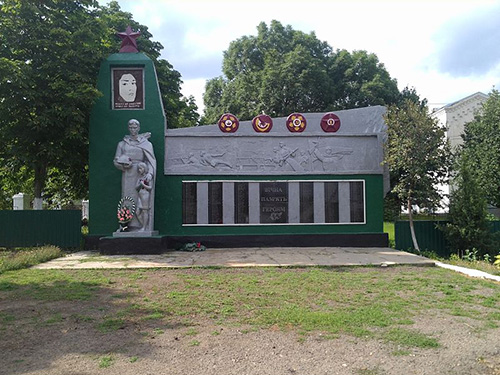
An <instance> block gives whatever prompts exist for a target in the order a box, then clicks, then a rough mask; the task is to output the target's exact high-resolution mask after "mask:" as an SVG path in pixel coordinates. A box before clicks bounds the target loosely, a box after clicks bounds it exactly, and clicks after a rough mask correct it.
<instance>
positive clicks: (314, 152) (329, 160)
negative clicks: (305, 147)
mask: <svg viewBox="0 0 500 375" xmlns="http://www.w3.org/2000/svg"><path fill="white" fill-rule="evenodd" d="M318 144H319V142H318V141H311V147H310V148H309V153H310V154H311V159H312V162H315V161H319V162H320V163H321V168H322V169H323V171H325V172H331V171H335V170H337V169H338V168H337V166H338V163H337V162H338V161H339V160H341V159H342V158H343V157H344V156H345V155H349V154H352V150H340V151H333V149H332V147H330V146H327V147H325V148H324V151H321V150H320V149H319V147H318ZM313 168H314V164H313ZM314 169H316V168H314Z"/></svg>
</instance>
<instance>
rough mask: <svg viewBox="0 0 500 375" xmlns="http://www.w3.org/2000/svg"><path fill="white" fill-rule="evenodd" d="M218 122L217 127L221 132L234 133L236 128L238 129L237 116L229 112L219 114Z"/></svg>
mask: <svg viewBox="0 0 500 375" xmlns="http://www.w3.org/2000/svg"><path fill="white" fill-rule="evenodd" d="M218 124H219V129H220V130H221V131H222V132H223V133H234V132H235V131H236V130H238V127H239V126H240V122H239V121H238V118H237V117H236V116H235V115H232V114H231V113H224V114H223V115H222V116H221V118H220V120H219V122H218Z"/></svg>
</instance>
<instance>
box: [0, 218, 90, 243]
mask: <svg viewBox="0 0 500 375" xmlns="http://www.w3.org/2000/svg"><path fill="white" fill-rule="evenodd" d="M81 215H82V214H81V211H79V210H18V211H17V210H16V211H14V210H12V211H10V210H5V211H0V246H2V247H29V246H42V245H55V246H60V247H64V248H70V247H79V246H80V244H81V240H82V233H81Z"/></svg>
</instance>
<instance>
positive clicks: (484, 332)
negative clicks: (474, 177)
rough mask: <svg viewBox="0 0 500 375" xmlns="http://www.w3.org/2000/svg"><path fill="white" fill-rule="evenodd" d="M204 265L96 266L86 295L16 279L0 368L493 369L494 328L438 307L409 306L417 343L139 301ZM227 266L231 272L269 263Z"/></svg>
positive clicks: (432, 372) (468, 372)
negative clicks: (96, 280) (33, 292)
mask: <svg viewBox="0 0 500 375" xmlns="http://www.w3.org/2000/svg"><path fill="white" fill-rule="evenodd" d="M338 271H342V272H343V271H345V269H339V270H338ZM369 271H370V269H368V268H367V269H363V268H360V269H356V270H354V269H350V270H349V272H358V273H362V274H365V273H367V272H369ZM205 272H208V271H207V270H196V269H194V270H184V271H178V272H154V271H148V272H144V273H141V272H138V273H134V274H131V273H130V272H123V273H120V272H115V273H111V272H109V273H106V272H103V273H101V274H99V275H101V276H102V275H103V276H104V277H109V283H108V286H102V285H101V286H100V287H99V288H98V289H96V290H95V291H94V294H93V297H92V298H89V299H86V298H82V299H77V300H56V301H54V300H45V299H44V298H45V297H43V298H42V297H40V298H37V299H33V298H28V297H26V296H25V295H23V293H22V288H20V289H19V290H18V292H16V293H14V292H12V293H10V294H2V292H0V321H1V322H3V324H2V325H0V337H1V339H0V374H2V375H4V374H5V375H17V374H27V375H31V374H40V375H49V374H50V375H101V374H103V375H104V374H106V375H114V374H117V375H118V374H119V375H157V374H169V375H170V374H172V375H174V374H179V375H180V374H182V375H191V374H193V375H194V374H196V375H199V374H204V375H205V374H208V375H211V374H214V375H215V374H217V375H229V374H238V375H241V374H258V375H266V374H269V375H279V374H283V375H288V374H304V375H311V374H313V375H314V374H318V375H319V374H354V375H380V374H391V375H392V374H394V375H401V374H405V375H406V374H418V375H424V374H429V375H439V374H458V375H462V374H463V375H500V340H499V339H498V338H499V337H500V328H496V327H495V326H494V325H490V326H488V323H489V322H488V321H485V320H484V319H482V320H476V319H473V318H471V317H468V316H451V315H447V314H443V313H442V312H441V311H439V310H435V311H433V310H426V311H427V313H426V314H422V315H417V316H413V317H412V318H411V319H412V320H413V324H410V325H408V326H407V327H406V326H405V327H404V328H405V329H407V330H409V331H418V332H421V333H423V334H426V335H429V336H431V337H433V338H435V339H436V340H437V341H438V342H439V347H437V348H415V347H407V346H405V345H402V344H397V343H394V342H389V341H386V340H384V339H381V338H380V337H377V336H376V335H374V336H363V337H354V336H349V335H345V334H328V333H324V332H307V333H305V332H302V331H301V330H300V329H298V328H297V327H294V326H288V327H285V328H279V327H277V326H271V327H268V328H260V329H257V328H255V326H252V325H248V324H245V323H244V322H243V323H242V322H236V321H235V320H224V321H223V322H220V321H217V319H210V318H207V317H205V316H202V315H196V314H195V315H186V316H183V315H175V316H173V315H172V316H169V315H168V314H167V315H163V316H161V318H159V317H157V316H156V315H155V314H156V313H157V312H156V310H155V308H154V304H153V305H148V307H147V308H145V307H144V306H143V305H141V304H140V303H139V302H140V301H144V300H152V299H154V297H155V296H158V294H162V293H166V292H168V291H169V290H170V289H173V285H175V283H178V282H179V277H182V276H183V275H190V274H192V275H196V274H203V273H205ZM227 272H229V273H230V274H234V276H235V277H236V276H237V275H239V274H241V272H244V273H245V272H246V273H253V274H255V275H257V276H258V275H259V273H263V272H266V271H264V270H263V271H259V270H248V271H241V270H231V271H227ZM283 272H290V270H286V271H283ZM293 272H296V273H304V272H307V271H306V270H305V269H296V270H293ZM332 272H333V271H332ZM380 272H382V273H390V274H395V275H396V274H397V273H398V272H399V271H398V270H397V269H387V270H382V271H380ZM110 275H111V276H110ZM179 275H181V276H179ZM104 285H106V284H104ZM169 286H170V288H169ZM38 289H40V288H38ZM38 289H37V290H38ZM42 289H43V288H42ZM482 289H483V288H482V287H481V286H480V285H479V284H478V286H477V289H476V290H475V291H474V292H475V293H476V294H479V295H486V296H488V295H490V294H491V292H490V290H489V289H488V288H485V289H484V291H482ZM134 290H137V291H138V292H137V293H132V292H131V291H134ZM42 292H43V293H45V292H46V290H42V291H39V293H42ZM49 294H50V293H49ZM7 297H8V298H7ZM127 311H129V312H130V313H127Z"/></svg>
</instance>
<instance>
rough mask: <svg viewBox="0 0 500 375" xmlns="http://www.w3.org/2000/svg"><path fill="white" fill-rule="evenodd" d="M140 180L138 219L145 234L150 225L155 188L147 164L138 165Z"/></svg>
mask: <svg viewBox="0 0 500 375" xmlns="http://www.w3.org/2000/svg"><path fill="white" fill-rule="evenodd" d="M137 172H138V173H139V179H138V180H137V184H136V187H135V188H136V190H137V193H138V196H139V204H138V206H137V219H138V220H139V222H140V223H141V229H140V230H139V231H140V232H144V231H145V230H146V229H147V228H148V225H149V213H150V209H151V189H152V188H153V175H152V174H151V173H149V169H148V166H147V164H146V163H139V164H138V165H137Z"/></svg>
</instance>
